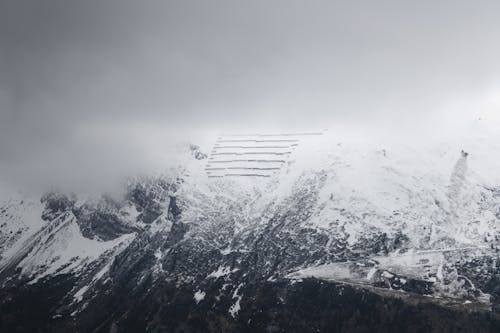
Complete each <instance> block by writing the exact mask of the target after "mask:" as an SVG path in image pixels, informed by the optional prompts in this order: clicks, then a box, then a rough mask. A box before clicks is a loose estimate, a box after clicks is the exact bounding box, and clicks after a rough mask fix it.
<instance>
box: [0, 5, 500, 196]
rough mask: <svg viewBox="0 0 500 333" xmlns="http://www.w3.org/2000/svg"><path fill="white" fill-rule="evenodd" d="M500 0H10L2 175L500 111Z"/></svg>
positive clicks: (0, 131) (2, 29) (4, 17)
mask: <svg viewBox="0 0 500 333" xmlns="http://www.w3.org/2000/svg"><path fill="white" fill-rule="evenodd" d="M499 13H500V2H498V1H459V0H455V1H451V0H450V1H439V0H434V1H426V0H424V1H399V0H397V1H396V0H392V1H314V0H313V1H285V0H279V1H274V0H271V1H260V0H257V1H234V0H231V1H230V0H227V1H221V0H215V1H192V0H182V1H180V0H179V1H150V0H146V1H128V0H125V1H123V0H121V1H118V0H108V1H106V0H104V1H102V0H99V1H97V0H87V1H72V0H56V1H55V0H47V1H38V0H0V184H1V183H2V182H3V183H6V182H10V183H15V182H17V181H18V180H19V179H26V178H27V177H28V178H29V177H31V178H47V177H48V178H50V177H54V179H57V177H58V176H59V175H61V174H66V175H67V174H69V175H72V174H73V173H74V174H75V177H76V175H77V176H78V177H80V178H81V177H83V175H84V174H87V177H90V178H91V177H92V176H93V175H95V173H97V172H98V171H97V170H99V169H100V168H102V169H105V168H109V169H110V170H113V169H115V168H118V167H120V168H123V166H124V165H125V164H134V165H135V164H155V163H158V161H159V158H158V157H159V156H165V154H163V152H162V149H163V142H164V141H166V140H169V138H171V137H177V138H179V137H180V138H181V139H184V136H186V137H189V136H190V135H194V136H196V133H198V132H203V133H204V132H207V131H209V132H217V131H225V130H227V129H240V130H246V129H248V130H252V131H253V129H255V128H272V129H279V130H280V129H285V130H286V129H288V128H297V127H305V128H315V129H316V128H325V127H329V126H331V125H332V124H334V125H335V126H338V125H339V124H342V125H343V126H344V125H345V126H350V127H352V128H356V129H358V130H359V129H362V132H363V133H364V134H365V135H373V136H374V137H375V136H376V135H377V134H378V133H393V135H394V137H395V138H396V139H398V138H401V137H402V136H405V137H409V136H413V137H417V138H418V137H419V135H421V134H422V133H427V132H428V131H429V130H430V129H431V131H432V133H433V134H435V133H441V132H443V133H444V132H446V133H456V132H457V133H458V132H460V131H461V129H462V128H463V127H464V126H467V124H468V123H470V122H472V121H475V120H477V119H478V118H482V119H484V120H487V121H490V120H491V121H492V119H497V120H498V117H499V116H498V112H499V108H500V61H499V59H500V43H499V41H500V19H499ZM165 133H166V134H165ZM54 170H57V172H55V171H54ZM85 171H87V172H85ZM4 188H5V186H4Z"/></svg>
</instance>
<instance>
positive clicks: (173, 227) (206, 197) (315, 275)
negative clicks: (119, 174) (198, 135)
mask: <svg viewBox="0 0 500 333" xmlns="http://www.w3.org/2000/svg"><path fill="white" fill-rule="evenodd" d="M322 140H324V138H323V137H322ZM328 142H330V143H331V145H329V146H328V145H316V144H313V145H312V146H307V145H306V144H304V145H303V146H304V148H303V151H296V152H294V154H295V155H294V156H293V159H291V160H290V162H289V164H288V166H287V167H286V168H283V170H282V172H281V173H280V174H279V175H277V176H276V177H273V178H270V179H248V177H247V178H244V179H243V178H241V179H240V178H223V179H213V178H208V177H207V175H206V173H205V169H204V168H205V166H206V163H207V161H206V158H205V157H206V155H204V154H203V153H202V152H201V151H199V148H196V149H195V150H193V148H191V149H190V151H189V152H188V155H190V156H191V159H190V160H189V162H186V164H183V165H179V166H178V167H177V168H174V169H172V170H169V171H168V172H165V174H164V175H162V176H155V177H150V178H139V179H131V180H128V182H127V183H126V184H125V185H124V189H123V193H122V195H121V196H119V197H116V196H115V197H113V198H111V197H110V196H106V195H103V196H101V197H90V198H89V197H84V196H82V195H80V194H64V193H57V192H52V193H49V194H46V195H44V196H43V197H42V198H41V199H39V198H35V199H30V198H28V197H21V198H15V197H13V198H12V199H11V200H9V201H7V202H5V203H4V204H2V206H1V207H0V225H1V226H2V228H1V231H0V256H1V261H0V284H1V289H0V328H1V329H0V331H5V332H33V331H41V332H68V331H80V332H142V331H149V332H207V331H212V332H242V331H243V332H245V331H248V332H259V331H262V332H290V331H291V332H293V331H296V332H317V331H339V332H375V331H380V332H387V331H394V332H402V331H410V332H433V331H434V332H445V331H450V332H451V331H464V332H468V331H471V332H472V331H474V332H478V331H480V332H488V331H491V332H496V331H499V330H500V317H499V314H498V311H499V306H500V268H499V265H498V260H497V258H498V254H497V248H498V246H499V245H500V243H499V236H500V234H499V229H498V223H499V222H500V221H499V219H498V216H499V215H500V214H499V212H500V187H497V186H495V184H500V183H496V179H495V178H494V177H493V176H492V177H493V178H488V177H487V175H485V173H483V172H482V169H481V167H480V166H483V165H487V166H488V170H489V169H490V165H489V164H487V163H488V161H489V160H488V159H482V158H484V157H485V156H486V157H490V158H491V156H493V155H491V154H485V153H483V152H481V151H480V150H479V149H476V150H475V151H476V154H477V156H478V157H477V159H476V160H474V159H473V157H474V149H469V148H467V151H468V152H469V153H470V155H469V156H466V155H465V156H464V154H462V155H460V154H459V153H458V154H457V153H452V152H450V151H451V150H449V147H440V149H438V150H434V149H422V150H421V151H418V152H415V151H414V150H407V149H405V148H402V147H386V146H384V147H383V149H382V148H380V147H372V146H370V145H347V144H342V145H339V144H338V142H336V141H328ZM311 147H317V148H318V149H317V150H314V149H311ZM379 148H380V149H379ZM472 148H474V147H472ZM381 151H383V153H381ZM455 151H456V150H455ZM458 152H460V150H458ZM465 159H470V161H465ZM457 160H458V162H457ZM495 160H496V159H495V158H494V157H493V161H495ZM479 162H481V164H478V163H479ZM454 165H456V166H455V169H454V167H453V166H454ZM463 165H468V168H463V167H462V166H463ZM485 168H486V167H485ZM483 169H484V168H483ZM457 170H458V171H457ZM457 172H458V173H459V174H457ZM450 179H451V180H450ZM457 187H459V189H457ZM25 318H30V320H26V319H25Z"/></svg>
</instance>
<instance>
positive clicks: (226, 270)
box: [207, 266, 238, 279]
mask: <svg viewBox="0 0 500 333" xmlns="http://www.w3.org/2000/svg"><path fill="white" fill-rule="evenodd" d="M236 271H238V269H237V268H234V269H231V267H227V266H219V268H217V270H216V271H213V272H212V273H210V274H208V275H207V278H215V279H217V278H220V277H222V276H226V275H228V274H231V273H234V272H236Z"/></svg>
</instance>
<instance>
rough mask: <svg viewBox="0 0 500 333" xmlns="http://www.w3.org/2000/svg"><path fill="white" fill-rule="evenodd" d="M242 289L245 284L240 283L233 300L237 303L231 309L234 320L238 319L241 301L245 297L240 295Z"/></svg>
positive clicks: (230, 312)
mask: <svg viewBox="0 0 500 333" xmlns="http://www.w3.org/2000/svg"><path fill="white" fill-rule="evenodd" d="M241 287H243V283H240V284H239V285H238V287H237V288H236V289H235V290H234V292H233V299H236V301H235V302H234V303H233V305H231V307H230V308H229V314H230V315H231V316H232V317H233V318H236V316H237V315H238V312H239V311H240V310H241V305H240V302H241V299H242V297H243V296H242V295H239V292H240V289H241Z"/></svg>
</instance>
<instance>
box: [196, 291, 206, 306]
mask: <svg viewBox="0 0 500 333" xmlns="http://www.w3.org/2000/svg"><path fill="white" fill-rule="evenodd" d="M205 295H206V293H205V292H204V291H201V290H198V291H197V292H195V293H194V296H193V298H194V300H195V301H196V304H198V303H200V302H201V301H203V300H204V299H205Z"/></svg>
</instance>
